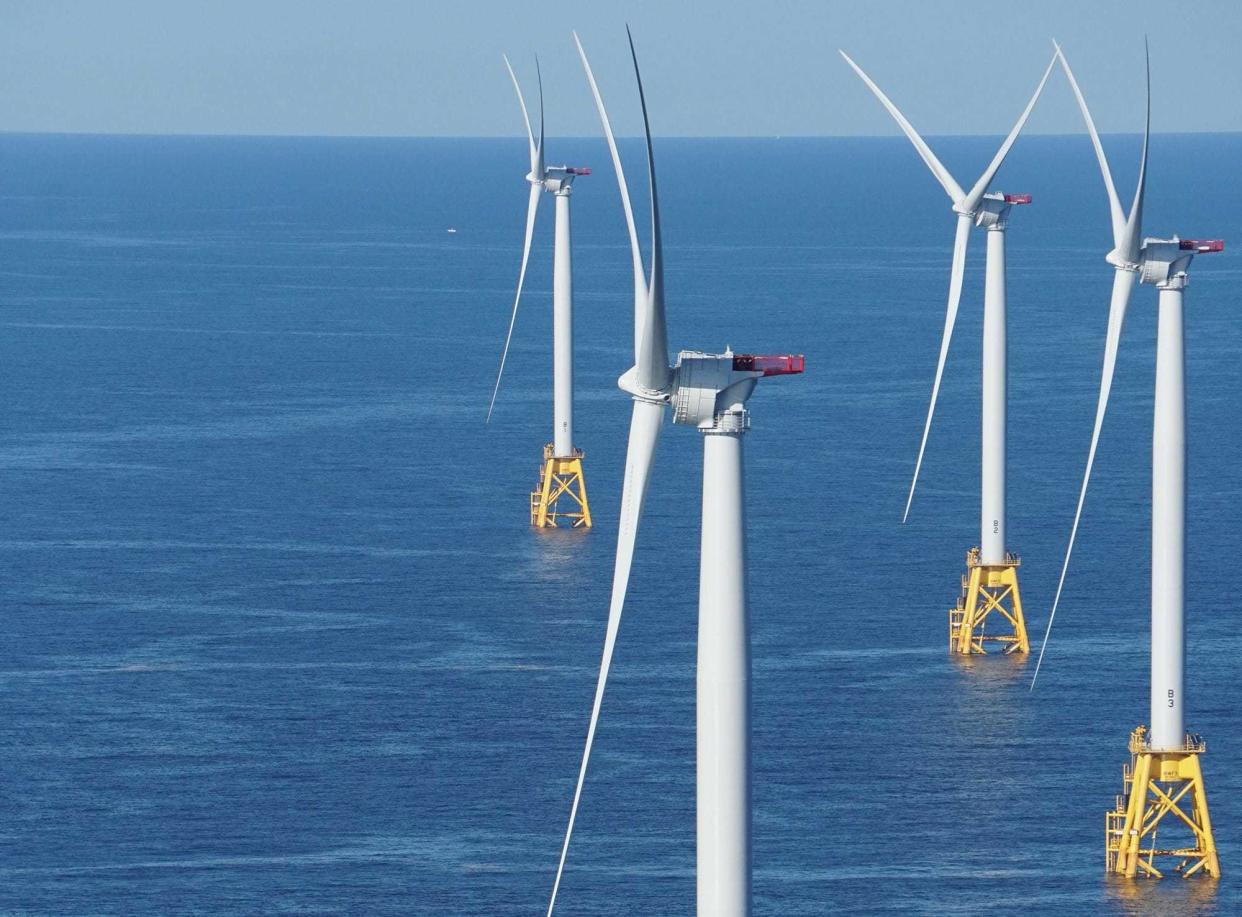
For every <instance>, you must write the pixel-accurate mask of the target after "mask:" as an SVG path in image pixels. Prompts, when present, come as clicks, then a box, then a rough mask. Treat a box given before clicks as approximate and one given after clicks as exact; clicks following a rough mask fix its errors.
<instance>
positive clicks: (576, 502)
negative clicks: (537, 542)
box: [530, 443, 591, 529]
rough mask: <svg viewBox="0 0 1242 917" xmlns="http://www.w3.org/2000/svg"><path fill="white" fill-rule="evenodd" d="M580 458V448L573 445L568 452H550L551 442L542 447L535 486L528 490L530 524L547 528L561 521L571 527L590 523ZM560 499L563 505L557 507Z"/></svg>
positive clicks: (584, 526)
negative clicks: (565, 453)
mask: <svg viewBox="0 0 1242 917" xmlns="http://www.w3.org/2000/svg"><path fill="white" fill-rule="evenodd" d="M582 458H583V455H582V450H581V449H575V450H574V454H573V455H570V456H557V455H553V448H552V444H551V443H548V444H547V445H546V446H544V447H543V467H542V470H541V471H540V472H539V486H538V487H536V488H535V489H534V490H532V491H531V492H530V524H531V525H533V526H535V527H536V528H541V529H544V528H550V529H551V528H556V527H557V526H558V525H560V524H561V523H562V522H565V523H568V524H569V525H570V527H572V528H575V529H579V528H588V529H589V528H590V527H591V505H590V504H589V503H588V502H587V490H586V478H584V477H583V476H582ZM562 502H564V503H565V504H566V508H565V509H561V505H560V504H561V503H562Z"/></svg>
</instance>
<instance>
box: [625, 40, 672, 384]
mask: <svg viewBox="0 0 1242 917" xmlns="http://www.w3.org/2000/svg"><path fill="white" fill-rule="evenodd" d="M625 34H626V35H627V36H628V37H629V39H630V57H631V58H633V60H634V79H635V80H636V81H637V82H638V101H639V102H640V103H641V104H642V109H643V131H644V133H645V134H646V136H647V174H648V178H649V183H650V186H651V280H650V282H649V283H648V284H647V315H646V318H645V319H644V325H643V328H644V330H643V335H642V339H641V340H640V341H639V348H638V351H637V353H636V354H635V359H634V365H635V366H636V367H637V368H638V383H639V385H641V386H642V387H643V388H645V389H648V390H649V391H653V392H658V391H665V390H666V389H667V388H668V386H669V369H668V329H667V326H666V324H665V320H664V248H663V245H662V243H661V241H660V204H659V199H658V197H657V195H656V172H655V151H654V150H653V149H652V147H651V124H650V123H649V122H648V120H647V97H646V95H645V94H644V93H643V75H642V74H641V73H640V72H639V70H638V54H637V52H635V50H634V36H633V35H631V34H630V28H629V26H626V27H625Z"/></svg>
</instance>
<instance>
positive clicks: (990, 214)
mask: <svg viewBox="0 0 1242 917" xmlns="http://www.w3.org/2000/svg"><path fill="white" fill-rule="evenodd" d="M1030 202H1031V196H1030V195H1029V194H1001V193H1000V192H999V191H994V192H992V193H991V194H985V195H983V199H982V200H980V201H979V209H978V210H976V211H975V225H976V226H982V227H983V228H984V229H1004V228H1005V223H1006V222H1007V221H1008V219H1009V208H1010V207H1011V206H1012V205H1014V204H1029V203H1030Z"/></svg>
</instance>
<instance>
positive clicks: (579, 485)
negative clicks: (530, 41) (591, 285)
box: [487, 57, 591, 528]
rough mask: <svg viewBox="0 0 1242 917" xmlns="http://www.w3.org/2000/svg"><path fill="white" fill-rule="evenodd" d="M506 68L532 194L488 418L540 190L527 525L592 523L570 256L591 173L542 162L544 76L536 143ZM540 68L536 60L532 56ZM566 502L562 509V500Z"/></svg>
mask: <svg viewBox="0 0 1242 917" xmlns="http://www.w3.org/2000/svg"><path fill="white" fill-rule="evenodd" d="M504 61H505V67H506V68H507V69H508V71H509V78H510V79H511V80H512V81H513V88H514V90H516V91H517V97H518V104H519V105H520V106H521V107H522V120H523V121H524V122H525V123H526V138H527V140H528V141H529V143H530V171H529V172H528V173H527V174H526V180H527V181H528V182H529V183H530V199H529V202H528V203H527V205H526V241H525V244H524V245H523V246H522V267H521V270H520V271H519V272H518V285H517V295H516V296H514V298H513V314H512V315H511V316H510V317H509V333H508V334H507V335H506V336H505V349H504V352H503V353H502V354H501V355H500V370H499V371H498V372H497V373H496V385H495V387H493V389H492V400H491V403H490V404H489V405H488V407H487V419H488V421H489V422H490V421H491V419H492V411H493V409H494V408H495V407H496V393H497V392H499V391H500V379H501V377H502V376H503V375H504V372H505V360H506V359H508V356H509V342H510V341H511V340H512V339H513V326H514V324H515V323H516V322H517V312H518V303H519V302H521V300H522V284H523V282H524V281H525V280H526V264H527V261H528V260H529V258H530V243H531V238H532V237H533V235H534V232H535V215H536V213H537V212H538V210H539V199H540V197H541V196H542V195H543V193H544V192H547V193H549V194H551V195H552V196H553V197H554V198H555V199H556V235H555V240H554V243H553V254H552V442H550V443H548V444H547V445H545V446H544V447H543V464H542V465H541V466H540V472H539V483H538V485H537V486H536V487H535V489H534V490H533V491H531V494H530V524H531V525H533V526H535V527H537V528H556V527H557V525H559V524H560V523H561V522H566V523H568V524H569V525H570V526H572V527H573V528H590V527H591V506H590V504H589V503H588V502H587V490H586V479H585V478H584V477H583V474H582V459H583V452H582V450H581V449H577V448H575V447H574V312H573V309H574V294H573V265H572V262H571V259H570V233H569V198H570V195H571V194H572V192H573V184H574V178H576V177H577V176H579V175H590V174H591V170H590V169H575V168H572V167H570V166H545V165H544V161H543V77H542V75H539V142H538V143H536V142H535V135H534V132H533V131H532V130H531V126H530V115H529V114H528V113H527V111H526V99H525V98H524V97H523V96H522V87H521V86H520V85H518V80H517V75H516V74H514V72H513V67H512V66H511V65H510V64H509V58H508V57H505V59H504ZM535 72H536V74H538V73H539V61H538V60H536V61H535ZM561 500H564V501H565V502H566V504H567V507H566V508H565V509H561V504H560V501H561Z"/></svg>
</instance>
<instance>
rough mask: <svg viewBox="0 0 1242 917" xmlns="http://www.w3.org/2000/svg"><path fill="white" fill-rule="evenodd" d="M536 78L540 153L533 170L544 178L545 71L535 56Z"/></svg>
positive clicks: (538, 176)
mask: <svg viewBox="0 0 1242 917" xmlns="http://www.w3.org/2000/svg"><path fill="white" fill-rule="evenodd" d="M535 79H537V80H538V81H539V145H538V147H536V150H537V152H538V155H537V156H536V157H535V159H534V160H533V161H532V162H533V164H532V166H531V171H533V172H534V173H535V177H536V178H539V179H541V178H543V172H544V168H543V71H541V70H540V69H539V57H538V55H536V56H535Z"/></svg>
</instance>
